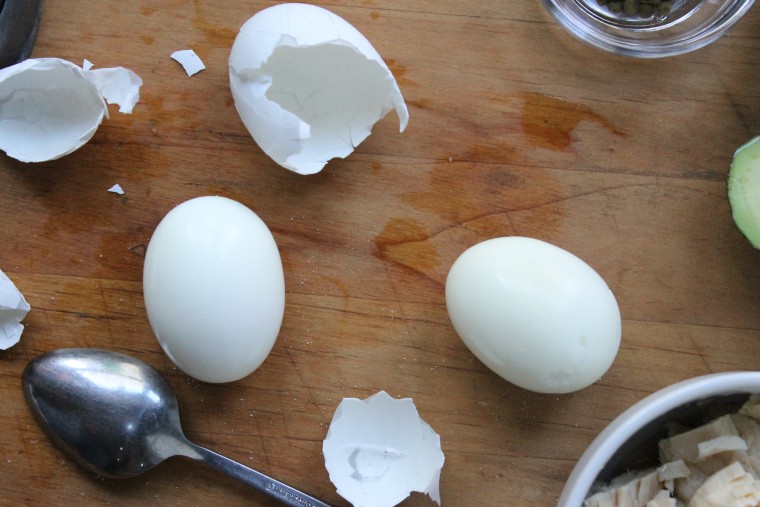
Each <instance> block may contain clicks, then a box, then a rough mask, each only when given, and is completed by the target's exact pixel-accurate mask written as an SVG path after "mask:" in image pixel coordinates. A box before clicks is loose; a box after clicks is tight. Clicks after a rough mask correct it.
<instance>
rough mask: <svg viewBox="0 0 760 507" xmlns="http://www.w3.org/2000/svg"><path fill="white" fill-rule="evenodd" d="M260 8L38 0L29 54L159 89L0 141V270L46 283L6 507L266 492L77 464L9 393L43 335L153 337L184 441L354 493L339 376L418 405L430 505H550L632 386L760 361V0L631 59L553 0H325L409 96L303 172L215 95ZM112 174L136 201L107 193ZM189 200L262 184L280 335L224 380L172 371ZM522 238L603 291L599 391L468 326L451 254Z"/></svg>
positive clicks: (34, 292) (5, 420)
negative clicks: (153, 321)
mask: <svg viewBox="0 0 760 507" xmlns="http://www.w3.org/2000/svg"><path fill="white" fill-rule="evenodd" d="M270 5H273V3H272V2H264V1H253V0H240V1H235V2H226V1H221V0H194V1H190V0H156V1H153V0H133V1H129V2H122V1H117V0H79V1H76V2H66V1H63V0H45V2H44V12H43V18H42V23H41V26H40V31H39V35H38V38H37V44H36V47H35V50H34V53H33V56H36V57H42V56H55V57H60V58H64V59H67V60H70V61H73V62H75V63H80V62H81V61H82V59H84V58H87V59H89V60H91V61H92V62H94V63H95V65H96V66H97V67H111V66H126V67H129V68H130V69H132V70H134V71H135V72H137V73H138V74H139V75H140V76H141V77H142V78H143V80H144V86H143V89H142V91H141V100H140V102H139V103H138V105H137V106H136V108H135V111H134V113H133V114H132V115H122V114H119V113H117V112H116V108H115V107H113V106H112V107H111V118H110V120H107V121H105V122H104V123H103V125H102V126H101V127H100V129H99V130H98V132H97V133H96V135H95V136H94V137H93V139H92V140H91V141H90V142H89V143H88V144H87V145H86V146H84V147H83V148H82V149H80V150H78V151H77V152H75V153H73V154H71V155H69V156H66V157H64V158H62V159H60V160H57V161H54V162H49V163H42V164H35V165H27V164H23V163H20V162H17V161H15V160H13V159H10V158H8V157H5V156H4V155H2V156H0V269H2V270H3V271H5V272H6V274H8V275H9V276H10V277H11V279H12V280H13V281H14V282H15V283H16V285H17V286H18V287H19V289H20V290H21V291H22V292H23V294H24V295H25V296H26V298H27V300H28V301H29V303H30V304H31V306H32V311H31V312H30V313H29V315H28V317H27V318H26V321H25V324H26V326H27V327H26V329H25V331H24V334H23V336H22V338H21V341H20V343H18V344H17V345H16V346H14V347H12V348H10V349H9V350H6V351H0V400H2V401H1V402H0V504H2V505H99V504H113V505H148V504H150V505H247V506H251V505H261V506H264V505H267V506H269V505H275V504H274V503H273V502H272V501H271V500H268V499H266V498H265V497H263V496H262V495H260V494H259V493H257V492H255V491H252V490H250V489H249V488H247V487H246V486H243V485H241V484H238V483H236V482H235V481H233V480H231V479H228V478H226V477H224V476H222V475H221V474H219V473H217V472H215V471H213V470H209V469H206V468H204V467H203V466H201V465H198V464H196V463H193V462H189V461H185V460H182V459H172V460H169V461H168V462H166V463H164V464H162V465H160V466H159V467H157V468H156V469H154V470H152V471H151V472H149V473H147V474H145V475H144V476H141V477H139V478H136V479H129V480H122V481H118V480H105V479H102V478H98V477H95V476H94V475H93V474H92V473H89V472H86V471H84V470H83V469H81V468H80V467H78V466H77V465H76V464H74V463H73V462H72V461H70V460H69V459H68V458H67V457H65V456H64V455H63V454H62V453H61V452H60V451H59V450H58V449H57V448H56V447H54V446H53V445H52V443H51V442H50V440H49V439H48V438H47V437H46V436H45V435H44V434H43V433H42V432H41V430H40V428H39V427H38V426H37V424H36V423H35V421H34V419H33V418H32V416H31V414H30V412H29V410H28V408H27V406H26V404H25V402H24V399H23V396H22V393H21V386H20V379H21V373H22V371H23V368H24V367H25V366H26V364H27V363H28V361H30V360H31V359H32V358H33V357H35V356H37V355H38V354H41V353H43V352H46V351H49V350H52V349H56V348H62V347H101V348H107V349H112V350H116V351H120V352H125V353H128V354H131V355H134V356H136V357H138V358H140V359H143V360H145V361H146V362H148V363H150V364H151V365H153V366H155V367H156V368H158V369H159V370H160V371H162V372H163V373H164V374H166V376H167V377H168V379H169V381H170V382H171V384H172V385H173V386H174V387H175V389H176V390H177V395H178V399H179V403H180V410H181V417H182V422H183V426H184V428H185V430H186V434H187V436H188V437H189V438H190V439H191V440H193V441H195V442H196V443H199V444H201V445H204V446H207V447H209V448H211V449H214V450H216V451H218V452H221V453H223V454H225V455H227V456H229V457H231V458H233V459H236V460H239V461H240V462H242V463H244V464H246V465H249V466H252V467H254V468H257V469H259V470H261V471H263V472H265V473H267V474H269V475H272V476H274V477H276V478H278V479H280V480H282V481H284V482H286V483H290V484H292V485H294V486H296V487H298V488H300V489H303V490H305V491H308V492H309V493H311V494H313V495H314V496H317V497H319V498H322V499H324V500H325V501H327V502H329V503H331V504H334V505H336V506H347V505H348V504H347V502H345V501H344V500H343V499H342V498H340V497H339V496H338V495H337V493H336V492H335V488H334V486H333V485H332V484H331V483H330V480H329V478H328V475H327V472H326V470H325V467H324V461H323V456H322V453H321V446H322V440H323V438H324V437H325V434H326V432H327V428H328V425H329V422H330V420H331V418H332V415H333V412H334V410H335V408H336V406H337V404H338V403H339V401H340V400H341V399H343V398H344V397H359V398H364V397H366V396H368V395H371V394H373V393H375V392H377V391H379V390H386V391H388V392H389V393H390V394H391V395H393V396H394V397H411V398H413V399H414V401H415V403H416V405H417V408H418V409H419V411H420V414H421V416H422V417H423V418H424V419H425V420H426V421H427V422H429V423H430V424H431V425H432V426H433V428H434V429H435V430H436V431H437V432H438V433H439V434H440V436H441V441H442V446H443V450H444V452H445V455H446V463H445V466H444V469H443V473H442V477H441V494H442V498H443V505H444V506H446V507H469V506H517V507H519V506H549V505H553V504H555V503H556V500H557V498H558V497H559V493H560V491H561V489H562V487H563V484H564V482H565V480H566V478H567V476H568V474H569V473H570V471H571V469H572V468H573V465H574V464H575V462H576V461H577V459H578V458H579V456H580V455H581V454H582V453H583V451H584V449H585V448H586V446H587V445H588V444H589V443H590V442H591V440H592V439H593V438H594V437H595V436H596V435H597V434H598V433H599V432H600V431H601V430H602V429H603V428H604V427H605V426H606V425H607V424H608V423H609V422H610V421H611V420H612V419H613V418H614V417H615V416H617V415H618V414H619V413H620V412H622V411H623V410H624V409H625V408H627V407H628V406H630V405H631V404H632V403H634V402H636V401H637V400H639V399H641V398H643V397H644V396H646V395H647V394H649V393H652V392H653V391H655V390H657V389H660V388H662V387H665V386H667V385H670V384H672V383H674V382H677V381H679V380H683V379H687V378H690V377H693V376H696V375H700V374H705V373H709V372H718V371H728V370H757V369H760V253H758V252H757V251H756V250H754V249H753V248H752V247H751V246H750V245H749V243H748V242H747V241H746V240H745V239H744V238H743V237H742V235H741V234H740V233H739V232H738V230H737V229H736V227H735V226H734V224H733V222H732V220H731V215H730V208H729V205H728V201H727V198H726V185H725V180H726V174H727V170H728V167H729V164H730V161H731V157H732V155H733V152H734V150H735V149H736V148H737V147H739V146H740V145H741V144H743V143H744V142H746V141H748V140H749V139H750V138H751V137H753V136H754V135H757V134H760V91H759V90H760V88H758V86H759V85H758V83H759V81H758V76H760V9H758V8H757V6H755V7H754V8H753V9H752V10H750V12H749V13H748V14H747V15H746V16H745V18H744V19H743V20H741V21H740V22H739V23H738V25H737V26H736V27H735V28H734V29H733V30H732V31H731V32H729V34H728V35H726V36H724V37H723V38H721V39H720V40H718V41H717V42H715V43H714V44H712V45H711V46H708V47H706V48H703V49H701V50H698V51H696V52H693V53H690V54H687V55H683V56H679V57H675V58H669V59H661V60H637V59H631V58H624V57H618V56H614V55H611V54H607V53H603V52H601V51H599V50H596V49H593V48H589V47H587V46H585V45H583V44H582V43H580V42H578V41H576V40H575V39H573V38H572V37H570V36H569V35H568V34H567V33H566V32H564V30H563V29H562V28H561V27H560V26H558V25H557V24H556V23H555V22H554V21H553V19H552V18H550V16H549V15H548V13H547V12H545V10H544V8H543V6H542V5H541V3H540V2H539V1H538V0H510V1H497V0H482V1H473V2H461V1H455V0H436V1H430V0H419V1H416V2H414V1H408V0H385V1H380V0H336V1H328V2H324V3H321V4H320V5H322V6H323V7H327V8H329V9H331V10H332V11H334V12H335V13H337V14H339V15H340V16H342V17H344V18H345V19H347V20H348V21H350V22H351V23H352V24H354V25H355V26H356V27H357V28H359V30H361V31H362V32H363V33H364V34H365V35H366V36H367V38H368V39H369V40H370V41H371V42H372V43H373V44H374V46H375V48H376V49H377V50H378V52H379V53H380V54H381V55H382V56H383V57H384V58H385V60H386V62H387V63H388V65H389V67H390V68H391V69H392V71H393V72H394V74H395V76H396V77H397V80H398V82H399V86H400V88H401V90H402V93H403V94H404V97H405V99H406V100H407V103H408V105H409V107H410V113H411V120H410V124H409V127H408V129H407V130H406V131H405V132H404V133H403V134H399V133H398V123H397V120H396V118H395V117H394V116H393V114H391V115H389V116H388V117H387V118H385V119H384V120H383V121H382V122H380V123H379V124H378V125H377V126H376V127H375V129H374V133H373V135H372V136H370V137H369V138H368V139H367V140H366V141H365V142H364V143H363V144H362V145H361V146H359V148H358V149H357V150H356V151H355V152H354V153H353V154H352V155H351V156H350V157H348V158H347V159H346V160H336V161H333V162H331V163H330V164H328V166H327V167H326V168H325V169H324V170H323V171H322V172H321V173H319V174H317V175H314V176H309V177H304V176H299V175H296V174H293V173H290V172H289V171H287V170H285V169H282V168H280V167H279V166H277V165H276V164H275V163H274V162H272V161H271V160H270V159H269V158H268V157H267V156H266V155H264V154H263V153H262V151H261V150H260V149H259V148H258V146H257V145H256V144H255V143H254V142H253V140H252V139H251V137H250V136H249V135H248V133H247V131H246V130H245V128H244V126H243V124H242V122H241V121H240V119H239V117H238V114H237V112H236V111H235V108H234V105H233V103H232V97H231V94H230V90H229V83H228V70H227V59H228V56H229V51H230V48H231V45H232V42H233V40H234V38H235V35H236V33H237V30H238V29H239V27H240V26H241V25H242V23H243V22H244V21H245V20H247V19H248V18H249V17H250V16H252V15H253V14H254V13H255V12H257V11H258V10H260V9H262V8H264V7H267V6H270ZM186 48H192V49H194V50H195V51H196V52H197V53H198V54H199V56H200V57H201V58H202V59H203V60H204V62H205V64H206V66H207V69H206V70H205V71H203V72H201V73H199V74H197V75H195V76H194V77H192V78H188V77H187V76H186V75H185V74H184V72H183V71H182V69H181V68H180V66H179V65H178V64H177V63H176V62H174V61H172V60H171V59H170V58H169V55H170V54H171V53H172V52H173V51H175V50H177V49H186ZM114 183H119V184H121V186H122V187H123V188H124V190H125V194H124V195H122V196H119V195H115V194H112V193H108V192H107V189H108V188H109V187H111V186H112V185H113V184H114ZM201 195H223V196H227V197H231V198H233V199H236V200H238V201H240V202H242V203H244V204H246V205H247V206H249V207H250V208H252V209H253V210H254V211H255V212H256V213H257V214H258V215H259V216H260V217H261V218H262V219H263V220H264V221H265V222H266V223H267V225H268V226H269V227H270V229H271V230H272V232H273V234H274V236H275V239H276V241H277V243H278V246H279V248H280V252H281V255H282V258H283V264H284V269H285V279H286V291H287V295H286V311H285V319H284V323H283V327H282V331H281V333H280V335H279V338H278V340H277V343H276V345H275V347H274V350H273V351H272V353H271V355H270V356H269V357H268V359H267V360H266V361H265V363H264V364H263V366H262V367H261V368H260V369H258V370H257V371H256V372H254V373H253V374H252V375H250V376H249V377H247V378H245V379H244V380H241V381H238V382H235V383H231V384H226V385H209V384H204V383H200V382H197V381H194V380H191V379H190V378H188V377H187V376H186V375H184V374H183V373H182V372H180V371H178V370H177V369H176V368H175V367H174V366H173V365H172V363H171V361H170V360H169V359H168V358H167V357H166V356H165V355H164V353H163V352H162V351H161V348H160V347H159V345H158V343H157V342H156V340H155V339H154V337H153V335H152V333H151V329H150V326H149V324H148V321H147V317H146V314H145V308H144V303H143V296H142V287H141V279H142V267H143V260H144V253H145V248H146V245H147V244H148V242H149V240H150V237H151V234H152V232H153V230H154V228H155V227H156V225H157V224H158V222H159V221H160V220H161V218H162V217H163V216H164V215H165V214H166V213H167V212H168V211H169V210H170V209H171V208H172V207H174V206H175V205H177V204H179V203H181V202H183V201H185V200H187V199H190V198H192V197H197V196H201ZM509 235H523V236H531V237H536V238H540V239H543V240H546V241H549V242H551V243H554V244H556V245H558V246H561V247H563V248H565V249H567V250H569V251H571V252H573V253H574V254H576V255H578V256H579V257H581V258H582V259H584V260H585V261H587V262H588V263H589V264H590V265H591V266H592V267H594V268H595V269H596V270H597V271H598V272H599V273H600V274H601V275H602V276H603V277H604V278H605V280H606V281H607V282H608V284H609V286H610V288H611V289H612V290H613V292H614V293H615V295H616V297H617V299H618V302H619V305H620V309H621V313H622V317H623V339H622V346H621V349H620V352H619V354H618V356H617V359H616V361H615V363H614V365H613V366H612V368H611V369H610V370H609V372H608V373H607V374H606V375H605V376H604V377H603V378H602V379H601V380H600V381H599V382H597V383H595V384H594V385H592V386H591V387H588V388H586V389H584V390H581V391H579V392H576V393H573V394H569V395H562V396H553V395H541V394H535V393H531V392H527V391H524V390H522V389H520V388H517V387H515V386H513V385H511V384H509V383H507V382H506V381H504V380H502V379H501V378H500V377H498V376H497V375H496V374H494V373H492V372H490V371H489V370H488V369H487V368H486V367H485V366H483V365H482V364H481V363H480V362H479V361H478V360H477V359H475V357H474V356H473V355H472V354H471V353H470V352H469V351H468V349H467V348H466V347H465V346H464V345H463V343H462V342H461V341H460V339H459V338H458V337H457V335H456V333H455V332H454V330H453V328H452V326H451V324H450V321H449V319H448V315H447V312H446V307H445V303H444V287H443V283H444V280H445V277H446V274H447V272H448V269H449V267H450V266H451V264H452V262H453V261H454V260H455V259H456V258H457V256H458V255H459V254H460V253H461V252H462V251H463V250H464V249H466V248H467V247H469V246H471V245H473V244H475V243H477V242H479V241H482V240H485V239H488V238H491V237H496V236H509ZM189 276H190V275H189ZM403 505H406V506H409V507H412V506H428V505H433V503H432V502H431V501H430V500H429V499H428V498H427V497H424V496H422V495H418V494H415V495H413V496H412V497H411V498H410V499H409V500H407V501H406V502H405V503H404V504H403Z"/></svg>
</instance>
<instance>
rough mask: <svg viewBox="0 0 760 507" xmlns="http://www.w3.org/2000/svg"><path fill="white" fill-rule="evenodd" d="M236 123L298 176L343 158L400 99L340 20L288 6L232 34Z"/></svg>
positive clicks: (401, 107)
mask: <svg viewBox="0 0 760 507" xmlns="http://www.w3.org/2000/svg"><path fill="white" fill-rule="evenodd" d="M229 67H230V87H231V89H232V96H233V98H234V99H235V106H236V107H237V110H238V113H239V114H240V117H241V119H242V120H243V123H244V124H245V126H246V127H247V128H248V131H249V132H250V133H251V135H252V136H253V138H254V140H255V141H256V142H257V143H258V145H259V146H260V147H261V149H262V150H264V152H265V153H266V154H267V155H269V156H270V157H271V158H272V159H273V160H274V161H275V162H277V163H278V164H280V165H281V166H283V167H285V168H287V169H290V170H291V171H295V172H297V173H300V174H313V173H316V172H319V171H320V170H322V168H323V167H324V166H325V164H327V162H328V161H329V160H330V159H332V158H335V157H340V158H344V157H346V156H348V155H349V154H350V153H351V152H353V150H354V148H355V147H356V146H358V145H359V143H361V142H362V141H363V140H364V139H366V138H367V136H369V134H370V131H371V129H372V126H373V125H374V124H375V123H376V122H377V121H379V120H380V119H381V118H383V117H384V116H385V115H386V114H387V113H388V112H389V111H390V110H392V109H394V108H395V110H396V113H397V114H398V116H399V121H400V128H399V130H400V131H402V132H403V130H404V129H405V128H406V125H407V123H408V121H409V111H408V110H407V107H406V104H405V103H404V99H403V97H402V96H401V91H400V90H399V87H398V85H397V83H396V80H395V79H394V78H393V74H392V73H391V71H390V69H388V66H387V65H386V64H385V62H384V61H383V59H382V58H381V57H380V55H379V54H378V53H377V51H375V48H373V47H372V45H371V44H370V42H369V41H368V40H367V39H366V38H365V37H364V36H363V35H362V34H361V33H360V32H359V31H358V30H357V29H356V28H354V27H353V26H352V25H351V24H349V23H348V22H347V21H345V20H344V19H343V18H341V17H339V16H337V15H335V14H333V13H332V12H330V11H328V10H325V9H323V8H321V7H316V6H313V5H306V4H299V3H289V4H281V5H275V6H273V7H269V8H267V9H264V10H262V11H260V12H258V13H257V14H256V15H254V16H253V17H252V18H251V19H249V20H248V21H247V22H246V23H245V24H244V25H243V27H242V28H241V29H240V33H239V34H238V36H237V37H236V39H235V43H234V45H233V47H232V51H231V53H230V60H229Z"/></svg>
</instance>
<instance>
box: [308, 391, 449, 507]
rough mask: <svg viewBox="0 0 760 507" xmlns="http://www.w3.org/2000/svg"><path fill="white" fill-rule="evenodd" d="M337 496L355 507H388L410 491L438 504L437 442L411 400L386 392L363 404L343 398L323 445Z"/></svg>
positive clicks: (439, 464) (439, 453) (440, 462)
mask: <svg viewBox="0 0 760 507" xmlns="http://www.w3.org/2000/svg"><path fill="white" fill-rule="evenodd" d="M322 452H323V454H324V456H325V466H326V467H327V471H328V473H329V474H330V480H331V481H332V483H333V484H334V485H335V486H336V487H337V489H338V494H339V495H341V496H342V497H343V498H345V499H346V500H348V501H349V502H351V504H352V505H353V506H354V507H392V506H394V505H398V504H399V503H401V502H402V501H403V500H404V499H405V498H407V497H408V496H409V495H410V494H411V493H412V492H413V491H418V492H421V493H427V494H428V495H430V497H431V498H432V499H433V500H435V501H436V502H437V503H438V504H439V505H440V503H441V499H440V493H439V489H438V482H439V479H440V473H441V468H442V467H443V462H444V456H443V451H441V439H440V437H439V436H438V434H437V433H435V431H433V428H431V427H430V425H429V424H427V423H426V422H425V421H423V420H422V419H421V418H420V416H419V413H418V412H417V408H416V407H415V406H414V402H413V401H412V400H411V398H404V399H394V398H391V397H390V396H389V395H388V393H386V392H385V391H380V392H379V393H377V394H375V395H373V396H370V397H369V398H367V399H365V400H359V399H356V398H345V399H344V400H343V401H341V402H340V404H339V405H338V408H337V409H336V411H335V414H334V416H333V419H332V422H331V423H330V429H329V430H328V432H327V437H326V438H325V440H324V442H323V445H322Z"/></svg>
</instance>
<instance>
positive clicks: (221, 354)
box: [143, 197, 285, 382]
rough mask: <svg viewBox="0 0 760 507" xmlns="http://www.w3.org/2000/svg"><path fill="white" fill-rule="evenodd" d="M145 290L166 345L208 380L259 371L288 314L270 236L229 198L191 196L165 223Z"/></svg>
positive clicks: (148, 260) (181, 363) (152, 249)
mask: <svg viewBox="0 0 760 507" xmlns="http://www.w3.org/2000/svg"><path fill="white" fill-rule="evenodd" d="M143 291H144V295H145V309H146V311H147V312H148V320H149V321H150V324H151V327H152V328H153V332H154V333H155V335H156V338H157V339H158V341H159V343H160V344H161V347H162V348H163V349H164V351H165V352H166V354H167V355H168V356H169V357H170V358H171V360H172V361H173V362H174V364H176V365H177V367H179V368H180V369H181V370H182V371H184V372H185V373H187V374H188V375H190V376H192V377H195V378H197V379H198V380H202V381H205V382H232V381H234V380H238V379H241V378H243V377H245V376H246V375H248V374H250V373H251V372H253V371H254V370H255V369H256V368H258V367H259V366H260V365H261V363H262V362H264V359H266V357H267V355H268V354H269V352H270V351H271V350H272V346H273V345H274V342H275V339H276V338H277V334H278V333H279V331H280V325H281V324H282V318H283V314H284V311H285V281H284V276H283V270H282V262H281V260H280V254H279V252H278V250H277V245H276V244H275V241H274V238H273V237H272V234H271V233H270V232H269V229H268V228H267V226H266V225H265V224H264V222H263V221H261V219H260V218H259V217H258V216H257V215H256V214H255V213H254V212H253V211H251V210H250V209H248V208H247V207H245V206H244V205H242V204H240V203H238V202H236V201H233V200H231V199H227V198H224V197H198V198H196V199H191V200H189V201H186V202H184V203H182V204H180V205H179V206H177V207H176V208H174V209H173V210H171V211H170V212H169V213H168V214H167V215H166V216H165V217H164V219H163V220H161V223H159V224H158V227H157V228H156V231H155V232H154V233H153V237H152V238H151V240H150V244H149V245H148V250H147V252H146V255H145V268H144V272H143Z"/></svg>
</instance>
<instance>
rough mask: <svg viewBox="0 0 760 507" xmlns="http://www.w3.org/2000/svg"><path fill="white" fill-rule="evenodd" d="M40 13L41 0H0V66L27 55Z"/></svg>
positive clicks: (19, 59) (38, 22)
mask: <svg viewBox="0 0 760 507" xmlns="http://www.w3.org/2000/svg"><path fill="white" fill-rule="evenodd" d="M41 14H42V0H0V68H3V67H7V66H9V65H13V64H14V63H17V62H20V61H22V60H25V59H26V58H28V57H29V53H31V51H32V46H33V45H34V38H35V36H36V35H37V28H38V27H39V24H40V16H41Z"/></svg>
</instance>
